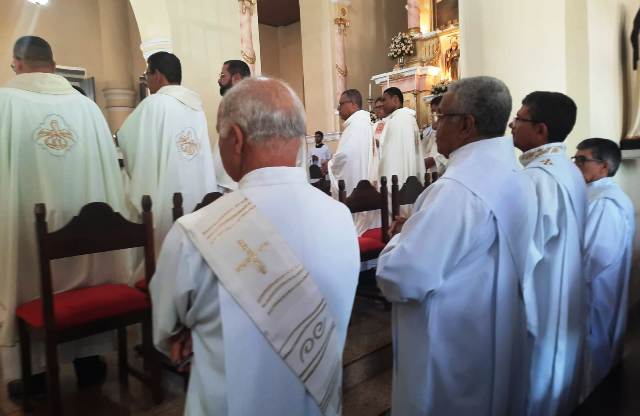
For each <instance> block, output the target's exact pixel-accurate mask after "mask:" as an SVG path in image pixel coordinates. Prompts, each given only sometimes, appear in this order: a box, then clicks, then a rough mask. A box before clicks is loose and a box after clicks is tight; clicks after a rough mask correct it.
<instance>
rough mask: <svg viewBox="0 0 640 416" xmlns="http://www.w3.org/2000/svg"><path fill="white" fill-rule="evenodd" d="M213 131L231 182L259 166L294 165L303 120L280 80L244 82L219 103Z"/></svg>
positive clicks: (299, 104) (296, 101) (297, 104)
mask: <svg viewBox="0 0 640 416" xmlns="http://www.w3.org/2000/svg"><path fill="white" fill-rule="evenodd" d="M217 128H218V132H219V133H220V154H221V156H222V162H223V164H224V167H225V169H226V170H227V173H228V174H229V176H231V177H232V178H233V179H234V180H236V181H237V180H239V179H240V178H242V176H244V174H246V173H248V172H249V171H251V170H254V169H258V168H260V167H268V166H295V161H296V156H297V153H298V150H299V147H300V144H301V143H302V138H303V137H304V136H305V134H306V117H305V113H304V107H303V106H302V102H300V99H299V98H298V97H297V96H296V94H295V93H294V92H293V90H292V89H291V88H290V87H289V86H288V85H287V84H285V83H284V82H282V81H279V80H275V79H270V78H264V77H259V78H247V79H245V80H243V81H241V82H239V83H238V84H237V85H235V86H234V87H233V88H232V89H230V90H229V92H228V93H227V94H226V95H225V96H224V98H223V99H222V102H221V103H220V107H219V108H218V124H217Z"/></svg>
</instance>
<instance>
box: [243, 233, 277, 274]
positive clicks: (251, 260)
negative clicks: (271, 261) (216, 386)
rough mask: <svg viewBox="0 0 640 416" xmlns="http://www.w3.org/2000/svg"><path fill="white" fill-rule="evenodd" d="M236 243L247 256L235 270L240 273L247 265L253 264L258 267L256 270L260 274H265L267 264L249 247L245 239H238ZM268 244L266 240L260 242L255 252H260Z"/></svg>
mask: <svg viewBox="0 0 640 416" xmlns="http://www.w3.org/2000/svg"><path fill="white" fill-rule="evenodd" d="M238 245H239V246H240V248H241V249H242V251H244V252H245V254H246V255H247V257H246V258H245V259H244V260H243V261H242V262H241V263H240V264H239V265H238V266H237V267H236V272H238V273H240V272H241V271H243V270H244V269H245V268H246V267H247V266H248V265H250V264H253V265H254V266H256V267H257V268H258V271H259V272H260V273H262V274H267V266H265V264H264V263H263V262H262V260H260V259H259V258H258V254H257V253H256V252H255V251H253V250H252V249H251V247H249V245H248V244H247V242H246V241H244V240H238ZM268 245H269V243H268V242H267V241H265V242H264V243H262V244H260V247H258V250H257V252H258V253H261V252H262V251H264V249H265V248H266V247H267V246H268Z"/></svg>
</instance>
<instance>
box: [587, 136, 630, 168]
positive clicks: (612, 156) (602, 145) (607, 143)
mask: <svg viewBox="0 0 640 416" xmlns="http://www.w3.org/2000/svg"><path fill="white" fill-rule="evenodd" d="M578 150H591V154H592V155H593V158H594V159H596V160H602V161H605V162H607V175H608V176H613V175H615V174H616V172H618V168H619V167H620V162H621V161H622V153H621V151H620V147H618V144H617V143H616V142H614V141H612V140H607V139H601V138H599V137H596V138H592V139H587V140H583V141H581V142H580V143H578Z"/></svg>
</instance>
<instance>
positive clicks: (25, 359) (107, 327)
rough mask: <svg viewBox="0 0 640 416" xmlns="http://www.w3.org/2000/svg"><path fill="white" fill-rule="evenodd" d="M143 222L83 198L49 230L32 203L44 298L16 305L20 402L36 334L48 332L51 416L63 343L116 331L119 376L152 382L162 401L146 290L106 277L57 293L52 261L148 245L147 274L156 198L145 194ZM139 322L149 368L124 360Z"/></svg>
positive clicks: (58, 408) (58, 407) (58, 405)
mask: <svg viewBox="0 0 640 416" xmlns="http://www.w3.org/2000/svg"><path fill="white" fill-rule="evenodd" d="M142 207H143V214H142V218H143V222H142V224H137V223H133V222H129V221H127V220H126V219H124V218H123V217H122V216H121V215H120V214H119V213H117V212H114V211H113V210H112V209H111V207H110V206H109V205H107V204H105V203H102V202H93V203H90V204H87V205H85V206H84V207H82V209H81V210H80V213H79V214H78V215H77V216H75V217H74V218H73V219H72V220H71V221H70V222H69V223H68V224H67V225H65V226H64V227H62V228H61V229H59V230H57V231H53V232H49V231H48V229H47V221H46V219H45V218H46V207H45V205H44V204H37V205H36V206H35V216H36V234H37V241H38V254H39V262H40V286H41V290H40V298H38V299H35V300H33V301H30V302H27V303H23V304H22V305H20V306H18V308H17V309H16V316H17V319H18V331H19V337H20V359H21V363H22V382H23V386H24V395H23V397H24V402H23V406H24V407H25V410H26V409H29V407H30V406H29V401H30V395H29V393H30V391H31V389H30V386H29V384H30V380H31V346H30V341H31V336H32V334H35V333H39V334H42V335H44V341H45V351H46V364H47V375H46V377H47V397H48V399H47V400H48V410H49V412H48V413H49V414H50V415H61V414H62V402H61V399H60V380H59V365H58V351H57V347H58V344H62V343H65V342H69V341H74V340H77V339H81V338H85V337H89V336H92V335H95V334H98V333H101V332H106V331H112V330H117V334H118V370H119V376H120V382H121V383H123V384H126V383H127V376H128V374H131V375H133V376H136V377H138V378H140V379H141V380H142V381H144V382H146V384H148V385H149V386H150V387H151V390H152V393H153V398H154V401H156V402H160V401H162V386H161V378H160V377H161V371H160V367H159V365H158V357H157V354H156V353H155V352H154V349H153V346H152V341H151V336H152V332H151V302H150V299H149V296H148V295H147V294H146V293H143V292H141V291H139V290H136V289H135V288H132V287H129V286H127V285H124V284H104V285H99V286H92V287H84V288H80V289H73V290H69V291H66V292H61V293H55V294H54V293H53V287H52V283H51V261H52V260H56V259H62V258H66V257H73V256H79V255H85V254H92V253H100V252H105V251H113V250H121V249H128V248H133V247H144V257H145V258H144V264H145V279H146V282H147V283H148V282H149V280H150V279H151V277H152V276H153V273H154V271H155V258H154V247H153V219H152V214H151V198H150V197H149V196H144V197H143V198H142ZM133 324H141V325H142V333H143V349H144V357H145V364H146V366H145V368H149V370H150V374H145V373H143V372H140V371H137V370H135V369H133V368H130V367H129V365H128V361H127V338H126V328H127V326H129V325H133Z"/></svg>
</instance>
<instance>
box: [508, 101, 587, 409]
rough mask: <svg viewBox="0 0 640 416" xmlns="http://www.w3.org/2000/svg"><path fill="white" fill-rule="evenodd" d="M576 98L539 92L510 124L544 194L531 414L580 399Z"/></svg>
mask: <svg viewBox="0 0 640 416" xmlns="http://www.w3.org/2000/svg"><path fill="white" fill-rule="evenodd" d="M576 113H577V108H576V105H575V103H574V102H573V100H572V99H571V98H569V97H567V96H566V95H564V94H561V93H557V92H542V91H537V92H533V93H531V94H529V95H527V96H526V97H525V98H524V100H523V101H522V106H521V107H520V109H519V110H518V112H517V114H516V117H515V119H514V120H513V121H512V122H511V123H510V127H511V132H512V134H513V137H514V141H515V145H516V147H517V148H518V149H520V150H521V151H523V152H524V154H523V155H522V156H521V157H520V161H521V162H522V164H523V166H524V171H523V174H524V175H527V176H528V177H529V178H530V179H531V180H532V181H533V183H534V185H535V188H536V195H537V199H538V202H537V216H536V230H535V235H534V241H533V244H532V247H531V248H532V250H531V251H532V256H531V257H530V258H529V262H528V265H527V271H526V273H525V275H524V277H523V278H524V280H523V291H524V298H525V304H526V305H527V320H528V330H529V331H530V333H531V340H532V341H531V342H532V345H531V351H532V357H531V359H532V362H531V372H530V379H529V383H530V388H529V399H528V403H529V408H528V412H527V414H528V415H539V416H545V415H549V416H551V415H558V414H569V413H571V411H572V410H573V409H574V408H575V406H576V405H577V404H578V400H579V396H580V388H581V383H582V373H583V372H582V369H583V350H584V347H585V342H586V322H587V281H586V279H585V278H584V273H583V266H582V247H583V241H584V227H585V219H586V208H587V202H586V188H585V184H584V179H583V178H582V176H581V175H580V171H578V169H577V168H576V167H575V166H574V164H573V163H571V160H570V159H569V158H568V157H567V155H566V154H565V152H566V148H565V145H564V143H563V141H564V140H565V139H566V137H567V136H568V135H569V133H570V132H571V130H572V129H573V126H574V124H575V121H576Z"/></svg>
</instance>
